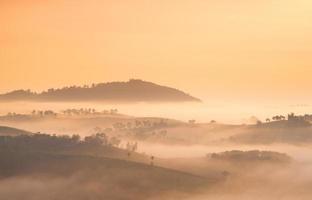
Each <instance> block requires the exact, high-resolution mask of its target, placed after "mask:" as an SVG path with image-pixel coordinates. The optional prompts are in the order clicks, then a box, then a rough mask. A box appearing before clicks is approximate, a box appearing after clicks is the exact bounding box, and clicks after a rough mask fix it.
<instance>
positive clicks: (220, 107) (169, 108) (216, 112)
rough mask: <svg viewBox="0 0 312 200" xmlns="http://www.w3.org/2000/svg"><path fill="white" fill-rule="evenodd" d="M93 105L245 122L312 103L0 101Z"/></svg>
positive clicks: (8, 107)
mask: <svg viewBox="0 0 312 200" xmlns="http://www.w3.org/2000/svg"><path fill="white" fill-rule="evenodd" d="M85 107H88V108H90V107H91V108H95V109H97V110H103V109H111V108H116V109H118V110H119V111H120V113H123V114H127V115H133V116H142V117H143V116H145V117H163V118H172V119H178V120H182V121H188V120H190V119H195V120H197V121H198V122H209V121H210V120H216V121H218V122H222V123H230V124H241V123H248V122H249V121H248V120H249V118H250V117H251V116H256V117H257V118H259V119H260V120H265V118H266V117H268V116H273V115H275V114H283V115H286V114H288V113H290V112H294V113H296V114H304V113H312V106H311V105H308V104H298V103H291V102H290V103H276V104H273V103H271V104H270V103H263V104H261V103H250V102H247V103H242V102H231V101H220V100H218V101H217V100H211V99H204V100H203V102H202V103H134V104H127V103H118V104H117V103H116V104H112V103H105V102H68V103H53V102H49V103H39V102H36V103H32V102H10V103H3V102H1V103H0V114H6V113H8V112H18V113H30V112H31V111H32V110H34V109H37V110H41V109H42V110H49V109H50V110H55V111H61V110H64V109H68V108H85Z"/></svg>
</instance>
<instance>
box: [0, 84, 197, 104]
mask: <svg viewBox="0 0 312 200" xmlns="http://www.w3.org/2000/svg"><path fill="white" fill-rule="evenodd" d="M0 101H106V102H112V101H114V102H188V101H193V102H200V99H198V98H195V97H192V96H191V95H189V94H186V93H185V92H183V91H180V90H177V89H174V88H170V87H166V86H161V85H157V84H155V83H151V82H146V81H142V80H138V79H131V80H129V81H128V82H110V83H99V84H93V85H92V86H90V87H89V86H83V87H78V86H71V87H64V88H60V89H53V88H52V89H48V90H47V91H44V92H41V93H35V92H32V91H30V90H15V91H12V92H9V93H6V94H1V95H0Z"/></svg>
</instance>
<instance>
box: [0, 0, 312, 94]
mask: <svg viewBox="0 0 312 200" xmlns="http://www.w3.org/2000/svg"><path fill="white" fill-rule="evenodd" d="M0 70H1V71H0V92H5V91H9V90H12V89H16V88H25V89H26V88H32V89H35V90H42V89H45V88H49V87H60V86H64V85H72V84H77V85H82V84H90V83H93V82H106V81H113V80H128V79H129V78H141V79H144V80H149V81H153V82H156V83H160V84H164V85H169V86H173V87H177V88H180V89H182V90H185V91H187V92H189V93H192V94H194V95H196V96H199V97H209V96H214V97H229V96H232V97H235V98H242V97H246V96H256V97H263V98H269V97H270V98H274V99H276V98H277V99H279V98H285V99H292V98H293V96H294V95H296V96H297V97H298V99H300V98H301V99H303V98H307V99H312V93H311V92H310V91H311V89H310V88H311V85H312V78H311V75H312V1H311V0H296V1H294V0H275V1H274V0H271V1H269V0H261V1H260V0H235V1H233V0H154V1H151V0H150V1H149V0H109V1H105V0H70V1H69V0H44V1H42V0H0Z"/></svg>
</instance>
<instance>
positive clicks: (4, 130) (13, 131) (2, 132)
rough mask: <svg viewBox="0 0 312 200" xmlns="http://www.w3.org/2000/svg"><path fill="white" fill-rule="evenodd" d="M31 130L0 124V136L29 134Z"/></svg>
mask: <svg viewBox="0 0 312 200" xmlns="http://www.w3.org/2000/svg"><path fill="white" fill-rule="evenodd" d="M29 134H31V132H28V131H25V130H21V129H17V128H12V127H8V126H0V136H17V135H29Z"/></svg>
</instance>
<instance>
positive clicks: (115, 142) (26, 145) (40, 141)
mask: <svg viewBox="0 0 312 200" xmlns="http://www.w3.org/2000/svg"><path fill="white" fill-rule="evenodd" d="M120 143H121V140H120V139H118V138H116V137H111V138H109V137H107V136H106V135H105V133H97V134H95V135H91V136H86V137H85V138H84V139H81V138H80V136H79V135H72V136H68V135H62V136H56V135H49V134H41V133H37V134H32V135H19V136H0V150H12V151H15V150H23V151H62V150H68V149H71V148H74V147H82V146H92V147H94V146H111V147H112V146H115V147H118V146H119V145H120Z"/></svg>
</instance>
